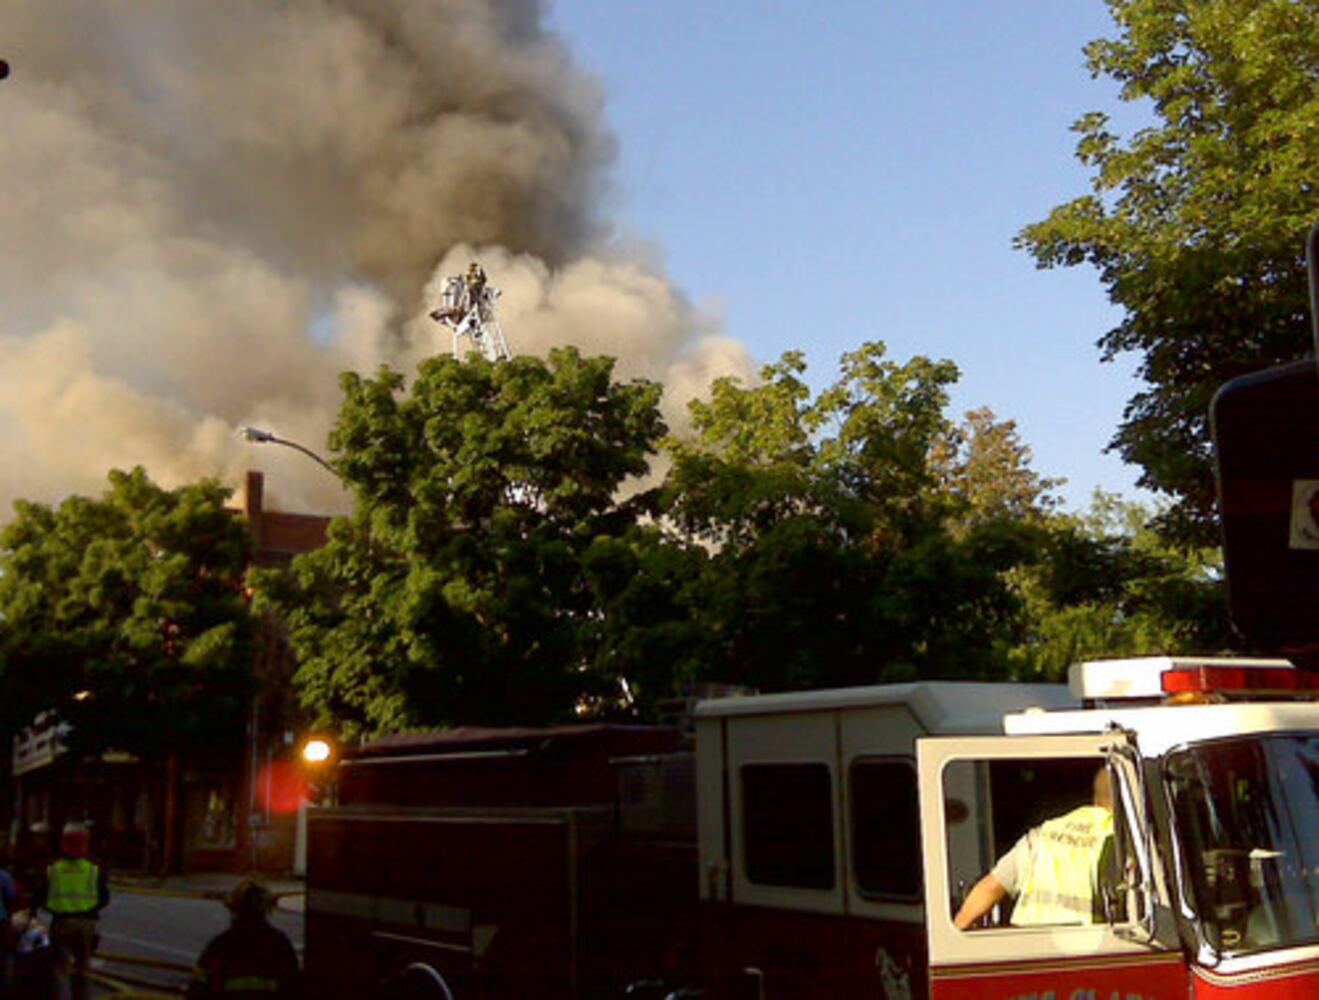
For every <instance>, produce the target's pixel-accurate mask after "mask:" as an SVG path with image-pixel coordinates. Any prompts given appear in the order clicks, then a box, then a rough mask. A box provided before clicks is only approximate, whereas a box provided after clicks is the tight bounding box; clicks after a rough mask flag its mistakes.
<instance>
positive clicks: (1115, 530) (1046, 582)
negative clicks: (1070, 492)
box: [1009, 492, 1231, 680]
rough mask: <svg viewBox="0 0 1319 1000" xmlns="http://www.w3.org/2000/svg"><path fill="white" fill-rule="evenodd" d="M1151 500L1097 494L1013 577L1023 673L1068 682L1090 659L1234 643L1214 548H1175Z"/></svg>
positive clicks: (1050, 530)
mask: <svg viewBox="0 0 1319 1000" xmlns="http://www.w3.org/2000/svg"><path fill="white" fill-rule="evenodd" d="M1155 523H1156V518H1155V516H1154V512H1153V511H1151V510H1150V509H1149V508H1148V507H1147V506H1145V505H1143V504H1139V503H1134V502H1130V501H1123V500H1121V499H1119V498H1118V497H1117V496H1115V495H1113V494H1108V493H1103V492H1097V493H1096V494H1095V497H1094V499H1093V501H1092V503H1091V507H1090V510H1089V511H1088V512H1086V513H1084V514H1081V515H1073V514H1056V515H1054V516H1053V517H1051V518H1050V519H1049V521H1048V523H1047V526H1046V531H1045V532H1044V534H1043V536H1042V537H1041V546H1040V550H1039V553H1038V558H1037V560H1036V561H1035V562H1033V563H1031V564H1028V565H1025V566H1022V567H1019V568H1018V569H1016V570H1014V571H1013V573H1012V583H1013V586H1014V588H1015V589H1016V591H1017V593H1018V594H1019V595H1020V596H1021V599H1022V606H1023V609H1024V612H1025V614H1024V618H1025V622H1026V628H1025V635H1024V638H1023V640H1022V642H1020V643H1019V644H1018V645H1017V646H1016V647H1015V648H1014V649H1013V650H1012V651H1011V653H1010V657H1009V659H1010V662H1011V671H1012V673H1013V674H1014V675H1016V676H1020V677H1038V678H1041V679H1046V680H1065V679H1066V674H1067V668H1068V666H1070V665H1071V664H1072V663H1075V662H1077V661H1079V660H1083V659H1090V658H1110V657H1125V656H1144V655H1153V654H1194V653H1220V652H1222V651H1223V650H1224V649H1226V648H1228V647H1229V646H1230V645H1231V635H1230V633H1229V630H1228V626H1227V616H1226V610H1225V608H1224V603H1223V598H1224V595H1223V589H1222V586H1221V575H1222V558H1221V554H1220V552H1219V550H1218V549H1216V548H1201V549H1188V548H1186V547H1185V546H1183V545H1171V544H1169V543H1168V542H1166V541H1165V540H1164V539H1163V538H1162V537H1160V535H1159V534H1158V532H1156V531H1155V530H1154V528H1153V525H1154V524H1155Z"/></svg>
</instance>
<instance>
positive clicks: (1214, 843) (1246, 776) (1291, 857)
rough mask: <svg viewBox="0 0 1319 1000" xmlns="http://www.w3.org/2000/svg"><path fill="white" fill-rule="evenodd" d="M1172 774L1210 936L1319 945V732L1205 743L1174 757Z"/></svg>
mask: <svg viewBox="0 0 1319 1000" xmlns="http://www.w3.org/2000/svg"><path fill="white" fill-rule="evenodd" d="M1166 777H1167V780H1168V786H1169V789H1170V791H1171V796H1172V804H1173V812H1174V816H1175V820H1176V823H1177V830H1178V836H1179V840H1180V842H1181V845H1182V850H1183V855H1184V858H1185V865H1186V869H1187V876H1188V877H1189V880H1190V885H1189V887H1188V892H1187V895H1188V896H1189V897H1190V898H1189V902H1190V903H1191V905H1192V906H1193V907H1194V909H1195V912H1196V915H1197V918H1198V921H1199V923H1200V928H1201V933H1202V935H1203V937H1204V940H1205V941H1206V942H1207V943H1208V944H1209V945H1210V946H1211V947H1212V948H1214V949H1215V950H1216V951H1219V952H1233V953H1241V952H1251V951H1261V950H1265V949H1269V948H1282V947H1291V946H1295V945H1299V944H1315V943H1319V737H1316V736H1314V735H1278V736H1269V737H1265V738H1260V737H1250V738H1239V739H1232V740H1223V741H1216V742H1214V743H1211V744H1203V745H1200V746H1196V747H1192V748H1190V749H1187V750H1184V751H1181V752H1178V753H1175V754H1173V755H1171V756H1170V757H1169V759H1168V764H1167V770H1166Z"/></svg>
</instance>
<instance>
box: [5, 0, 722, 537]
mask: <svg viewBox="0 0 1319 1000" xmlns="http://www.w3.org/2000/svg"><path fill="white" fill-rule="evenodd" d="M0 25H3V35H0V48H2V49H3V51H0V56H3V57H4V58H5V59H6V60H8V62H9V64H10V66H11V67H12V72H11V75H10V76H9V78H8V79H6V80H4V81H3V82H0V123H2V124H3V133H2V134H3V136H4V138H3V140H2V141H0V171H3V176H4V183H3V184H0V232H3V233H4V249H3V251H2V252H0V462H3V463H4V467H5V468H6V469H7V470H8V473H9V474H8V476H7V477H6V478H5V479H4V481H3V482H2V483H0V517H7V516H8V511H9V509H10V503H11V502H12V500H13V499H15V498H18V497H22V498H27V499H33V500H42V501H47V502H51V501H57V500H59V499H60V498H62V497H63V496H66V495H68V494H71V493H92V494H97V493H99V492H100V491H101V490H102V489H104V487H105V474H106V472H107V470H109V469H111V468H115V467H120V468H124V467H131V466H133V465H137V464H141V465H144V466H145V467H146V468H147V470H148V472H149V473H150V474H151V476H152V477H153V478H154V479H155V480H156V481H157V482H159V483H161V484H162V485H165V486H174V485H178V484H179V483H182V482H187V481H190V480H193V479H196V478H198V477H200V476H203V475H217V476H219V477H220V478H221V479H222V480H223V481H225V482H226V483H229V484H230V485H233V486H235V487H237V486H239V485H240V484H241V481H242V473H243V471H244V470H245V469H247V468H262V469H265V470H266V472H267V475H268V485H267V493H268V495H269V496H270V497H271V500H272V502H273V503H274V504H276V505H278V506H282V507H285V508H286V509H304V510H326V509H330V510H342V509H345V508H346V505H347V498H346V497H344V496H343V494H342V493H341V492H340V490H339V488H338V487H337V485H336V484H335V483H334V482H333V481H332V480H331V479H330V477H329V476H327V475H326V473H325V472H324V470H322V469H321V468H320V467H319V466H316V465H315V464H314V463H311V462H310V461H308V460H307V459H306V458H305V457H304V456H301V455H298V454H297V453H296V452H292V451H290V450H288V449H280V448H272V447H270V446H265V448H264V449H263V450H262V451H260V452H259V453H254V446H253V445H251V444H247V443H244V442H241V441H239V440H237V439H236V437H235V435H234V430H235V428H237V427H239V426H242V425H248V424H251V425H256V426H260V427H265V428H269V429H272V430H274V431H276V432H277V433H278V434H280V435H281V436H282V437H285V438H289V439H292V440H295V441H299V442H301V443H304V444H306V445H307V446H309V447H312V448H313V449H317V450H320V449H321V448H323V447H324V443H325V439H326V435H327V433H328V430H329V427H330V425H331V422H332V421H333V418H334V414H335V412H336V410H337V408H338V404H339V395H338V386H337V375H338V373H339V372H340V371H342V370H344V369H348V368H353V369H357V370H360V371H364V372H371V371H373V370H374V369H375V367H376V366H377V365H378V364H380V363H389V364H391V365H394V366H395V367H398V368H401V369H403V370H404V371H410V370H411V368H412V366H414V365H415V364H416V362H417V361H418V360H419V359H420V358H421V357H424V356H426V355H427V354H431V353H435V352H437V351H446V350H448V349H449V346H450V341H449V337H448V333H447V331H444V330H442V329H441V328H440V327H438V326H437V325H435V324H434V323H432V322H431V321H430V320H429V319H426V318H425V316H426V312H427V311H428V309H429V308H434V305H435V300H436V299H437V297H438V289H439V287H440V285H441V283H442V280H443V278H444V277H445V276H447V275H450V274H456V273H460V272H461V271H463V270H464V269H465V268H466V265H467V263H468V261H470V260H471V259H473V258H478V259H480V260H481V262H482V264H483V265H484V266H485V269H486V271H487V272H488V273H489V275H490V280H491V281H492V282H493V283H494V284H496V285H498V286H500V287H501V288H502V289H503V291H504V295H503V297H502V298H501V300H500V318H501V321H502V323H503V326H504V329H505V331H506V332H507V333H508V336H509V340H510V342H511V344H512V347H513V350H514V352H515V353H531V354H543V353H545V352H546V351H547V350H548V349H549V348H551V347H553V346H556V345H560V344H569V343H572V344H576V345H577V346H579V347H580V348H581V349H582V350H583V351H585V352H588V353H609V354H614V355H617V356H618V357H619V358H620V364H619V372H620V374H622V375H624V376H629V377H630V376H645V377H649V378H655V379H659V380H661V381H663V382H664V383H665V385H666V386H667V387H668V394H667V397H666V412H667V414H668V416H669V417H670V419H671V420H673V421H675V422H680V421H681V414H682V407H683V403H684V401H685V399H686V398H689V397H690V396H691V395H693V394H695V393H697V392H700V391H701V390H703V389H704V388H705V386H706V385H707V384H708V382H709V380H710V379H711V378H712V377H714V376H716V375H719V374H725V373H730V372H738V373H743V372H745V371H746V370H747V369H748V358H747V356H746V353H745V351H744V350H743V348H742V347H741V345H739V344H737V343H734V342H731V341H729V340H727V339H725V338H721V337H719V336H718V335H717V330H716V329H715V326H716V323H715V322H714V320H712V319H711V318H710V317H708V316H704V315H702V314H701V313H700V311H699V310H696V309H694V308H693V307H692V306H691V305H690V304H689V303H688V302H687V301H686V300H685V299H684V297H683V296H682V295H681V294H680V293H679V292H678V291H677V290H676V289H675V288H674V287H673V286H672V284H671V283H670V282H669V281H668V280H667V279H666V278H665V276H664V274H663V273H662V271H661V270H660V269H658V268H657V267H655V266H653V265H651V264H648V263H646V261H645V260H644V258H643V256H642V255H639V254H628V253H627V252H626V251H624V250H622V249H620V248H619V246H618V244H617V242H616V241H614V240H612V239H611V229H610V225H609V220H608V219H606V218H603V217H602V215H601V213H600V209H599V206H600V204H601V200H602V199H601V195H602V193H604V191H605V190H606V188H607V185H608V182H609V170H610V167H611V165H612V162H613V157H614V141H613V138H612V136H611V135H610V133H609V132H608V130H607V128H606V126H605V124H604V120H603V114H602V108H603V99H602V95H601V92H600V88H599V85H598V83H597V82H596V81H595V80H594V79H593V78H592V77H591V76H590V75H588V74H587V73H585V72H583V71H582V70H581V69H579V68H577V67H576V66H574V64H573V62H572V59H571V57H570V53H569V52H568V50H567V48H566V47H565V45H564V44H563V42H562V41H561V40H560V39H558V38H556V37H555V36H554V35H552V34H550V33H548V32H547V31H546V30H545V28H544V27H543V25H542V11H541V8H540V5H539V4H538V3H537V2H535V0H358V2H353V0H285V2H281V3H276V2H271V0H225V2H224V3H216V2H214V0H120V2H116V3H113V4H106V3H102V2H100V0H43V2H42V3H40V4H33V3H29V2H26V0H0Z"/></svg>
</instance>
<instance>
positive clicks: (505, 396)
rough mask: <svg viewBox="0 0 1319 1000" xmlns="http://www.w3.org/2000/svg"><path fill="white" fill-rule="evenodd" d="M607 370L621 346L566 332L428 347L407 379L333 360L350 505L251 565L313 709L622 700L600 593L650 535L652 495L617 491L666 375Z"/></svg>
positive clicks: (369, 722)
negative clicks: (315, 531) (489, 358)
mask: <svg viewBox="0 0 1319 1000" xmlns="http://www.w3.org/2000/svg"><path fill="white" fill-rule="evenodd" d="M612 376H613V361H612V359H609V358H583V357H582V356H581V355H579V354H578V353H577V352H576V351H575V350H572V349H562V350H556V351H553V352H551V354H550V357H549V360H548V362H545V361H541V360H539V359H536V358H531V357H519V358H515V359H513V360H512V361H509V362H506V363H500V364H490V363H487V362H484V361H481V360H478V359H470V360H467V361H457V360H455V359H453V358H449V357H436V358H432V359H429V360H427V361H425V362H423V363H422V365H421V366H420V368H419V369H418V372H417V375H416V378H415V379H414V380H413V381H412V383H411V384H410V385H405V381H404V378H403V376H402V375H401V374H399V373H397V372H394V371H391V370H389V369H382V370H381V371H380V372H379V374H378V375H377V376H376V377H375V378H362V377H360V376H357V375H355V374H352V373H349V374H345V375H344V376H343V377H342V386H343V392H344V401H343V405H342V408H341V410H340V412H339V416H338V419H337V421H336V423H335V426H334V429H333V431H332V433H331V436H330V447H331V449H332V451H333V452H334V454H335V456H336V457H335V458H334V460H333V461H334V465H335V467H336V468H337V469H338V471H339V473H340V474H341V475H342V477H343V479H344V481H345V482H346V483H347V484H348V485H349V486H350V487H351V488H352V490H353V492H354V495H355V499H356V504H355V508H354V512H353V514H352V516H351V517H350V518H344V519H336V521H335V522H333V524H332V525H331V528H330V534H329V541H328V543H327V544H326V545H325V546H324V547H323V548H322V549H319V550H317V551H315V552H312V553H308V554H306V555H303V556H300V557H298V558H297V559H296V560H295V561H294V564H293V568H292V572H291V573H287V574H284V573H272V572H263V573H259V574H256V575H255V576H254V578H253V583H254V587H255V589H256V591H257V594H258V598H259V601H260V604H261V606H265V607H271V608H273V609H275V610H277V611H278V613H279V614H280V616H281V617H282V618H283V619H284V621H285V622H286V623H287V625H288V628H289V636H290V641H291V643H292V646H293V649H294V652H295V653H296V655H297V658H298V662H299V669H298V672H297V674H296V676H295V684H296V686H297V688H298V690H299V694H300V697H301V699H302V701H303V703H304V704H305V705H306V706H307V707H309V708H310V709H311V710H312V711H313V712H314V713H315V714H316V716H317V717H318V721H319V722H320V723H321V724H329V725H333V726H335V727H336V728H337V729H338V730H339V731H340V732H341V733H343V734H345V735H348V736H350V737H351V736H354V735H369V734H377V733H381V732H388V731H396V730H400V729H407V728H413V727H420V726H433V725H439V724H448V723H455V724H459V723H478V724H511V723H523V724H534V723H544V722H548V721H552V720H555V719H564V718H569V717H571V716H572V715H573V713H574V711H575V710H576V709H577V707H578V706H579V705H602V704H604V705H611V704H614V703H615V701H616V700H617V697H618V692H619V690H620V683H621V681H622V680H625V679H626V678H625V677H620V676H609V675H608V673H607V672H606V669H605V666H602V659H603V657H602V654H601V650H600V644H601V643H602V642H603V641H604V639H605V637H607V636H610V635H616V634H621V633H619V632H618V631H617V630H614V631H611V627H612V625H613V623H611V622H609V621H608V620H607V619H606V617H605V608H606V607H609V606H612V607H613V608H614V610H615V611H617V612H618V613H620V614H621V613H622V611H623V609H626V608H628V607H633V606H635V603H634V602H635V601H636V600H637V598H636V597H635V596H627V594H626V591H627V589H628V588H627V586H625V585H623V584H620V583H619V579H618V578H619V573H618V571H617V570H616V569H611V561H612V563H614V564H618V563H622V564H624V565H626V563H627V559H628V558H629V557H633V556H637V555H638V554H641V555H645V554H647V553H648V552H649V551H650V550H651V549H652V548H653V541H652V540H648V539H647V538H646V537H645V532H644V530H643V528H642V527H641V522H642V518H643V516H644V515H645V514H646V513H647V511H648V510H650V509H651V506H652V505H651V503H650V496H649V494H647V493H644V492H640V493H638V492H635V491H634V492H633V493H632V494H631V495H630V496H628V497H627V498H624V493H623V491H624V490H626V489H628V488H632V486H634V485H635V481H636V480H637V478H638V477H641V476H643V475H644V474H645V473H646V472H647V471H648V468H649V457H650V455H651V453H652V452H653V451H654V448H655V446H656V444H657V442H658V441H659V440H660V439H661V437H662V435H663V434H664V432H665V427H664V425H663V422H662V421H661V419H660V417H659V413H658V401H659V394H660V387H659V386H658V385H656V384H653V383H649V382H643V381H636V382H629V383H620V382H615V381H614V380H613V377H612ZM629 546H630V548H629ZM623 575H624V576H626V574H623ZM659 578H660V579H662V578H663V573H662V572H660V574H659ZM632 638H634V639H636V638H637V636H636V635H633V636H632ZM639 655H640V651H639V650H638V651H634V652H629V653H625V654H620V655H619V656H618V657H617V658H615V659H614V660H612V661H611V663H610V664H608V665H607V666H608V669H613V670H616V671H618V672H620V673H623V672H626V671H627V670H629V669H631V667H630V664H631V663H634V662H635V661H636V658H637V656H639Z"/></svg>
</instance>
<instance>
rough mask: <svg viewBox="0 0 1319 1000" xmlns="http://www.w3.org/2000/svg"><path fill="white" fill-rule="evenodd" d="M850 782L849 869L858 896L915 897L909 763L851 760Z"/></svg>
mask: <svg viewBox="0 0 1319 1000" xmlns="http://www.w3.org/2000/svg"><path fill="white" fill-rule="evenodd" d="M848 781H849V784H850V789H849V790H850V793H851V794H850V801H851V811H852V817H851V818H852V868H853V871H854V872H855V875H856V884H857V888H858V889H859V890H860V892H861V895H862V896H865V897H867V898H889V899H893V898H896V899H903V900H915V899H917V898H919V896H920V884H921V838H920V822H919V807H918V805H917V801H916V769H915V767H914V766H913V764H912V762H911V761H909V760H893V759H888V760H883V759H876V758H872V759H860V760H857V761H854V762H853V764H852V768H851V772H850V774H849V776H848Z"/></svg>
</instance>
